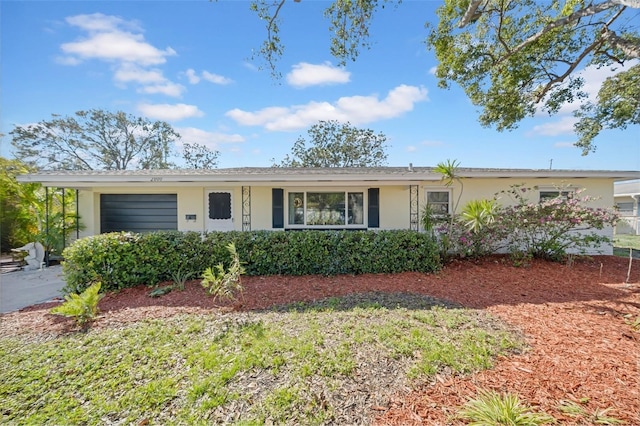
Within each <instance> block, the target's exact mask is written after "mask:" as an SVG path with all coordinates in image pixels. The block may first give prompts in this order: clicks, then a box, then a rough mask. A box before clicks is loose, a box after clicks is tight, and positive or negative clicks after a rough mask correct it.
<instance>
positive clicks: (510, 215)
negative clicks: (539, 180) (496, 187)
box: [499, 185, 619, 261]
mask: <svg viewBox="0 0 640 426" xmlns="http://www.w3.org/2000/svg"><path fill="white" fill-rule="evenodd" d="M530 191H531V189H530V188H525V187H523V186H522V185H513V186H512V187H511V188H510V189H509V190H508V191H502V193H506V194H508V195H509V196H510V197H511V198H512V199H514V200H515V202H516V204H515V205H512V206H507V207H502V208H501V211H500V220H499V222H500V224H501V225H502V226H504V228H505V229H506V230H507V233H506V235H507V247H508V248H509V251H510V252H511V253H514V252H521V253H524V254H527V255H530V256H533V257H535V258H541V259H550V260H556V261H557V260H562V259H563V258H564V257H565V256H566V254H567V252H568V251H572V252H575V253H578V254H584V253H585V252H586V251H587V249H589V248H591V249H597V248H598V247H599V246H600V245H601V244H603V243H607V242H610V241H611V240H610V239H609V238H608V237H606V236H604V235H601V234H600V233H598V232H597V231H599V230H602V229H604V228H606V227H609V226H611V227H613V226H614V225H615V223H616V221H617V220H618V218H619V216H618V214H617V213H615V212H614V211H613V209H602V208H591V207H587V206H586V204H588V203H590V202H592V201H594V200H595V198H594V197H589V196H584V197H580V196H579V194H580V192H582V191H575V192H573V193H571V192H569V193H567V195H566V197H565V196H563V195H558V196H557V197H555V198H550V199H546V200H542V201H541V202H539V203H532V202H530V201H529V200H528V198H527V197H526V194H527V193H528V192H530ZM559 194H563V192H562V191H559Z"/></svg>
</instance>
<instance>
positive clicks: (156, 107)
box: [138, 103, 204, 121]
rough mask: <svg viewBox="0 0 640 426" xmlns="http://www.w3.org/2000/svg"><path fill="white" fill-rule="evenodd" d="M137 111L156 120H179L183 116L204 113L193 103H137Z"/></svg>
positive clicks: (198, 115)
mask: <svg viewBox="0 0 640 426" xmlns="http://www.w3.org/2000/svg"><path fill="white" fill-rule="evenodd" d="M138 111H140V112H141V113H142V114H143V115H144V116H146V117H149V118H154V119H157V120H166V121H179V120H184V119H185V118H191V117H202V116H203V115H204V113H203V112H202V111H200V110H199V109H198V107H197V106H195V105H186V104H174V105H170V104H146V103H142V104H138Z"/></svg>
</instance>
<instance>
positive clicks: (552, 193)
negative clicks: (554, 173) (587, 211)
mask: <svg viewBox="0 0 640 426" xmlns="http://www.w3.org/2000/svg"><path fill="white" fill-rule="evenodd" d="M572 195H573V191H559V190H541V191H540V202H541V203H542V202H543V201H547V200H552V199H554V198H558V197H562V198H563V199H565V200H568V199H569V198H571V196H572Z"/></svg>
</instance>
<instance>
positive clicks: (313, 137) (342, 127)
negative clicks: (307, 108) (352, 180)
mask: <svg viewBox="0 0 640 426" xmlns="http://www.w3.org/2000/svg"><path fill="white" fill-rule="evenodd" d="M308 134H309V138H310V141H309V146H307V141H306V140H305V139H304V138H299V139H298V140H297V141H296V143H295V144H294V145H293V148H292V149H291V157H289V155H287V156H286V157H285V158H284V160H282V162H281V163H280V165H279V166H281V167H377V166H382V165H384V164H386V162H387V153H386V152H385V149H386V147H387V144H386V142H387V137H386V136H385V135H383V134H382V133H379V134H377V135H376V134H374V132H373V130H370V129H358V128H356V127H353V126H352V125H351V124H350V123H344V124H341V123H339V122H337V121H335V120H331V121H320V122H318V124H315V125H313V126H311V128H310V129H309V131H308Z"/></svg>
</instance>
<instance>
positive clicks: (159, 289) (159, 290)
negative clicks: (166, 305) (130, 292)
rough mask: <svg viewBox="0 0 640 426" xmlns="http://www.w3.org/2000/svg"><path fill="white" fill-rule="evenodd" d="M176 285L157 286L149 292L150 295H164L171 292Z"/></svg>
mask: <svg viewBox="0 0 640 426" xmlns="http://www.w3.org/2000/svg"><path fill="white" fill-rule="evenodd" d="M173 289H174V286H172V285H164V286H161V287H156V288H154V289H153V290H151V291H150V292H149V297H160V296H164V295H165V294H169V293H171V292H172V291H173Z"/></svg>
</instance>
